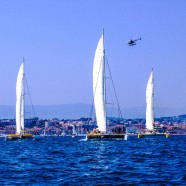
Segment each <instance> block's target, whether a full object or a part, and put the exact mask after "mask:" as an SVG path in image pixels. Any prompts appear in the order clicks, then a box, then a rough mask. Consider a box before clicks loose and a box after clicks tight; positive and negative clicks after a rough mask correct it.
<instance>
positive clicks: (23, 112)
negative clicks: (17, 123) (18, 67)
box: [21, 57, 25, 132]
mask: <svg viewBox="0 0 186 186" xmlns="http://www.w3.org/2000/svg"><path fill="white" fill-rule="evenodd" d="M24 83H25V59H24V57H23V79H22V96H21V97H22V101H21V112H22V113H21V129H22V130H23V132H24V123H25V84H24Z"/></svg>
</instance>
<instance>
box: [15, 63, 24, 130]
mask: <svg viewBox="0 0 186 186" xmlns="http://www.w3.org/2000/svg"><path fill="white" fill-rule="evenodd" d="M21 130H24V63H22V64H21V66H20V68H19V72H18V76H17V83H16V133H17V134H20V133H21Z"/></svg>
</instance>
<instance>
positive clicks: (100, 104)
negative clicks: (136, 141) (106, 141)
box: [87, 31, 124, 139]
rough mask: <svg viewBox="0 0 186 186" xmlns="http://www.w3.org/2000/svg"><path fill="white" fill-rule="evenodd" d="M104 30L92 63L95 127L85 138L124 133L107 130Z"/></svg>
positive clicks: (119, 136) (114, 136)
mask: <svg viewBox="0 0 186 186" xmlns="http://www.w3.org/2000/svg"><path fill="white" fill-rule="evenodd" d="M105 79H106V78H105V48H104V31H103V33H102V36H101V38H100V40H99V42H98V45H97V48H96V52H95V56H94V63H93V98H94V107H95V114H96V120H97V126H98V128H97V129H94V130H93V131H91V132H88V133H87V139H96V138H124V133H123V132H122V133H121V132H120V133H113V132H108V130H107V118H106V117H107V109H106V80H105Z"/></svg>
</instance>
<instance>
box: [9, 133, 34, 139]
mask: <svg viewBox="0 0 186 186" xmlns="http://www.w3.org/2000/svg"><path fill="white" fill-rule="evenodd" d="M5 138H6V139H7V140H17V139H24V138H34V135H33V134H8V135H6V137H5Z"/></svg>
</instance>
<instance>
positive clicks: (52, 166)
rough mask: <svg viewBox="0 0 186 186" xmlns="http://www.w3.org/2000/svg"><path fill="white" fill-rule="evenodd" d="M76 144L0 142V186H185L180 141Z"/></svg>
mask: <svg viewBox="0 0 186 186" xmlns="http://www.w3.org/2000/svg"><path fill="white" fill-rule="evenodd" d="M82 138H83V137H82ZM80 139H81V138H79V137H75V138H71V137H43V138H42V139H41V140H37V141H36V140H20V141H4V139H3V138H1V139H0V185H27V184H31V185H176V186H178V185H186V157H185V156H186V136H171V137H170V138H169V139H166V138H165V137H157V138H144V139H138V138H137V137H129V138H128V140H127V141H125V140H118V141H81V140H80Z"/></svg>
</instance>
